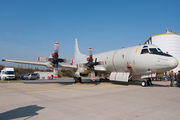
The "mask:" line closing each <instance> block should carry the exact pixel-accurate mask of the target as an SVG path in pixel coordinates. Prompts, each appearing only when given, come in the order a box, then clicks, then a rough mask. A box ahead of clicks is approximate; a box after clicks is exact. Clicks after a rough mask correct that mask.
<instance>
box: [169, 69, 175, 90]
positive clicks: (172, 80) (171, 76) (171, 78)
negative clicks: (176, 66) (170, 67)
mask: <svg viewBox="0 0 180 120" xmlns="http://www.w3.org/2000/svg"><path fill="white" fill-rule="evenodd" d="M169 77H170V81H171V84H170V86H171V87H174V73H173V71H171V73H170V74H169Z"/></svg>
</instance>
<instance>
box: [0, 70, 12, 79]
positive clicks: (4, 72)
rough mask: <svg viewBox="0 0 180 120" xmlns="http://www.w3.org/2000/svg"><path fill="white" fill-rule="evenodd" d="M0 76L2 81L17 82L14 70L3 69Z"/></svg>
mask: <svg viewBox="0 0 180 120" xmlns="http://www.w3.org/2000/svg"><path fill="white" fill-rule="evenodd" d="M0 76H1V79H2V80H15V72H14V68H3V69H2V70H1V75H0Z"/></svg>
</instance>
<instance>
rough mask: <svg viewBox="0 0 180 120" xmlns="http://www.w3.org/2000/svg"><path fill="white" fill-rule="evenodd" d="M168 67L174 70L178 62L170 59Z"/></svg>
mask: <svg viewBox="0 0 180 120" xmlns="http://www.w3.org/2000/svg"><path fill="white" fill-rule="evenodd" d="M169 62H170V64H169V65H170V66H171V67H172V69H174V68H176V67H177V66H178V65H179V62H178V60H177V59H176V58H174V57H172V58H171V59H170V60H169Z"/></svg>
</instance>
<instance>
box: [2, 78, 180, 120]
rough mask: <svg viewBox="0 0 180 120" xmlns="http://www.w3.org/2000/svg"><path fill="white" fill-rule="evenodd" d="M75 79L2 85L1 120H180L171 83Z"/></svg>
mask: <svg viewBox="0 0 180 120" xmlns="http://www.w3.org/2000/svg"><path fill="white" fill-rule="evenodd" d="M73 82H74V81H73V79H71V78H67V79H58V80H29V81H25V82H24V83H1V84H0V120H179V112H180V88H178V87H169V84H170V82H169V81H153V84H154V85H153V86H148V87H141V85H140V82H130V83H119V82H90V80H89V79H85V80H84V81H83V82H84V83H83V84H74V83H73Z"/></svg>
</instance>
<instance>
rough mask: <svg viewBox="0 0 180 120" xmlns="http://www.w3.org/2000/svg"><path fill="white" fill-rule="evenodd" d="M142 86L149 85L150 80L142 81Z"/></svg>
mask: <svg viewBox="0 0 180 120" xmlns="http://www.w3.org/2000/svg"><path fill="white" fill-rule="evenodd" d="M141 86H142V87H145V86H149V82H148V81H147V80H144V81H142V83H141Z"/></svg>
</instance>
